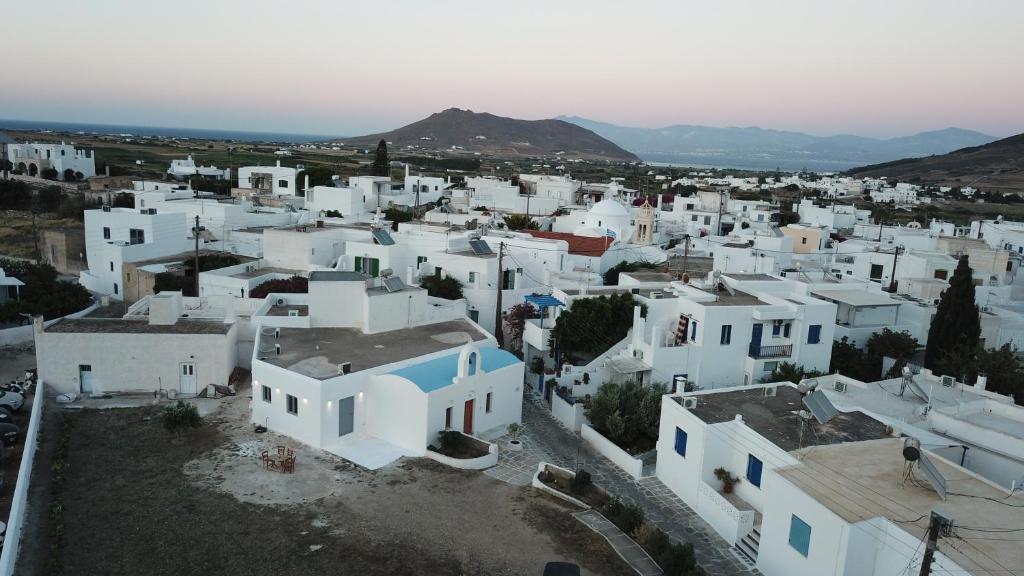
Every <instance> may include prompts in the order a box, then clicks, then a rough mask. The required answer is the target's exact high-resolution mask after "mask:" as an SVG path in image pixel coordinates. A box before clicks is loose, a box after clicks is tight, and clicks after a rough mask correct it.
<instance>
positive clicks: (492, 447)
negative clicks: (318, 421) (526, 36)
mask: <svg viewBox="0 0 1024 576" xmlns="http://www.w3.org/2000/svg"><path fill="white" fill-rule="evenodd" d="M470 438H473V439H474V440H476V441H477V442H483V443H484V444H487V455H486V456H480V457H478V458H452V457H451V456H445V455H444V454H441V453H440V452H434V451H433V450H427V458H430V459H431V460H436V461H437V462H440V463H441V464H445V465H448V466H451V467H452V468H459V469H461V470H484V469H486V468H490V467H492V466H497V465H498V445H497V444H492V443H490V442H486V441H484V440H481V439H479V438H477V437H475V436H470ZM0 576H2V575H0Z"/></svg>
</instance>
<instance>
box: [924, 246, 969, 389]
mask: <svg viewBox="0 0 1024 576" xmlns="http://www.w3.org/2000/svg"><path fill="white" fill-rule="evenodd" d="M980 338H981V320H980V318H979V316H978V305H977V304H975V302H974V282H973V281H972V279H971V267H970V264H969V263H968V260H967V256H966V255H964V256H961V257H960V262H959V263H957V266H956V270H955V271H954V272H953V277H952V278H950V280H949V288H947V289H946V291H945V292H944V293H943V294H942V299H941V300H940V301H939V306H938V309H937V310H936V311H935V316H934V317H933V318H932V324H931V326H930V327H929V329H928V346H927V347H926V348H925V353H924V366H925V368H929V369H931V370H933V371H937V372H939V373H940V374H950V375H957V374H959V373H960V370H962V368H963V366H964V364H963V363H964V360H965V359H969V358H970V357H971V356H972V355H973V354H974V352H975V350H976V349H977V348H978V341H979V339H980Z"/></svg>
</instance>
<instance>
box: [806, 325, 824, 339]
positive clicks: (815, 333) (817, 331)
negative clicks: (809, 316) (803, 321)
mask: <svg viewBox="0 0 1024 576" xmlns="http://www.w3.org/2000/svg"><path fill="white" fill-rule="evenodd" d="M818 342H821V324H814V325H812V326H811V328H810V329H809V330H808V331H807V343H808V344H817V343H818Z"/></svg>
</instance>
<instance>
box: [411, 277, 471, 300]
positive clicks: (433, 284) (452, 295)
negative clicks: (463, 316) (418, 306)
mask: <svg viewBox="0 0 1024 576" xmlns="http://www.w3.org/2000/svg"><path fill="white" fill-rule="evenodd" d="M420 288H426V290H427V295H428V296H433V297H434V298H444V299H445V300H461V299H462V298H463V297H464V296H463V294H462V282H459V281H458V280H456V279H455V278H454V277H452V276H445V277H444V278H440V277H438V276H424V277H423V278H422V279H421V280H420Z"/></svg>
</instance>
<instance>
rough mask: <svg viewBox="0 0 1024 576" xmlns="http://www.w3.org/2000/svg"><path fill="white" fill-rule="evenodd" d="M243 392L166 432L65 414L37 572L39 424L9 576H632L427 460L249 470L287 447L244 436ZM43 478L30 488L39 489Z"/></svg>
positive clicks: (148, 419)
mask: <svg viewBox="0 0 1024 576" xmlns="http://www.w3.org/2000/svg"><path fill="white" fill-rule="evenodd" d="M247 410H248V399H247V398H246V397H244V396H240V397H238V398H236V399H235V400H233V401H231V402H227V403H225V404H224V406H223V408H222V410H220V411H219V412H217V413H216V414H215V415H214V416H211V417H209V418H207V422H206V423H205V424H204V426H203V427H202V428H200V429H198V430H195V431H189V432H186V433H184V434H182V435H180V436H178V437H174V436H171V435H169V434H168V433H167V432H166V431H165V430H164V429H163V428H162V427H161V425H160V422H159V420H158V418H157V417H156V412H155V409H154V408H151V407H147V408H133V409H118V410H84V411H81V412H76V413H72V414H69V415H68V417H69V418H70V419H71V428H70V435H69V445H68V463H69V465H70V468H69V471H68V473H67V479H66V481H65V484H64V490H63V497H64V502H65V510H64V512H63V516H62V517H63V523H64V524H63V525H64V530H65V536H64V537H63V539H61V541H60V552H59V554H57V555H56V557H58V558H59V559H60V562H59V565H60V566H59V569H58V570H56V571H49V570H48V564H49V563H50V559H51V557H54V556H55V554H54V552H53V550H52V549H51V544H52V543H53V541H54V539H53V532H54V530H53V529H54V525H55V518H54V516H52V515H51V514H50V513H49V509H50V502H51V501H52V497H53V494H52V490H51V487H52V483H51V478H49V477H48V476H50V474H49V460H50V459H51V458H52V457H53V447H54V446H55V445H56V441H57V433H58V432H57V431H58V430H59V427H58V426H56V425H55V422H57V421H58V420H59V419H60V418H62V417H63V416H64V413H61V412H58V411H57V409H56V408H55V407H52V406H51V407H50V409H49V410H48V413H47V416H46V420H45V421H44V435H43V437H42V438H41V441H42V442H41V447H40V452H39V460H38V461H37V465H36V472H35V473H36V474H39V475H40V476H36V477H35V478H34V479H33V480H34V481H33V486H32V490H31V492H30V522H29V524H28V526H27V529H26V530H27V531H26V534H25V537H26V546H25V547H23V548H22V556H21V558H19V565H18V570H17V573H18V574H25V575H32V574H50V573H54V574H68V575H71V574H111V575H121V574H124V575H128V574H131V575H135V574H151V575H163V574H168V575H169V574H200V573H202V574H225V575H249V574H304V575H307V574H308V575H318V574H352V575H357V574H358V575H376V574H381V575H383V574H388V575H392V574H432V575H433V574H439V575H441V574H452V575H461V574H488V575H501V574H509V575H513V574H515V575H519V574H540V573H541V572H542V570H543V566H544V563H545V562H547V561H552V560H561V561H571V562H576V563H578V564H580V565H581V566H582V567H583V568H584V573H585V574H593V575H612V574H628V573H630V572H631V571H630V569H629V568H628V566H626V565H625V564H624V563H623V562H622V561H621V560H620V559H619V557H618V556H617V555H616V554H615V553H614V551H613V550H612V549H611V548H610V547H609V546H608V545H607V543H606V542H605V541H604V540H603V539H601V537H600V536H598V535H596V534H594V533H593V532H591V531H589V530H588V529H587V528H585V527H584V526H582V525H581V524H580V523H579V522H577V521H576V520H575V519H574V518H572V517H571V516H570V514H569V513H570V512H571V511H572V510H570V509H569V508H567V507H566V506H565V505H564V504H562V503H561V502H558V501H555V500H553V499H550V498H548V497H546V496H543V495H541V494H539V493H538V492H536V491H534V490H533V489H530V488H519V487H514V486H511V485H508V484H505V483H502V482H498V481H496V480H494V479H492V478H489V477H487V476H485V475H483V474H481V473H479V472H465V471H459V470H454V469H451V468H448V467H445V466H443V465H441V464H438V463H435V462H433V461H430V460H422V459H403V460H402V461H400V462H399V463H397V464H395V465H392V466H390V467H386V468H384V469H382V470H378V471H372V472H371V471H367V470H363V469H360V468H358V467H355V466H353V465H351V464H349V463H347V462H345V461H343V460H340V459H337V458H334V457H332V456H330V455H327V454H324V453H321V452H319V451H315V450H312V449H310V448H307V447H303V446H301V445H296V444H294V443H291V444H289V445H291V446H293V447H294V448H295V449H296V455H297V460H298V463H297V466H296V474H295V475H282V474H279V473H277V472H267V471H265V470H263V469H262V468H261V467H260V466H259V464H258V454H259V450H261V449H262V448H263V447H265V446H271V445H275V444H278V443H281V444H288V443H289V442H288V441H287V440H286V439H283V438H280V437H273V436H270V435H268V434H263V435H256V434H254V433H253V432H252V431H251V428H250V427H249V425H248V423H247V421H246V419H245V414H246V413H247ZM41 477H42V478H41Z"/></svg>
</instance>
